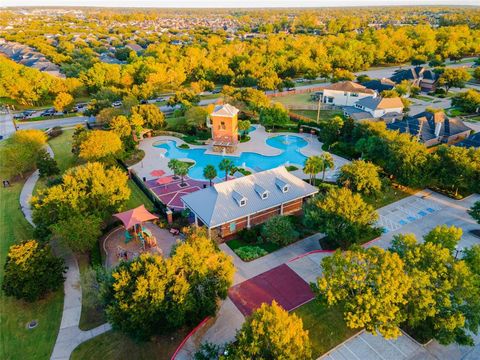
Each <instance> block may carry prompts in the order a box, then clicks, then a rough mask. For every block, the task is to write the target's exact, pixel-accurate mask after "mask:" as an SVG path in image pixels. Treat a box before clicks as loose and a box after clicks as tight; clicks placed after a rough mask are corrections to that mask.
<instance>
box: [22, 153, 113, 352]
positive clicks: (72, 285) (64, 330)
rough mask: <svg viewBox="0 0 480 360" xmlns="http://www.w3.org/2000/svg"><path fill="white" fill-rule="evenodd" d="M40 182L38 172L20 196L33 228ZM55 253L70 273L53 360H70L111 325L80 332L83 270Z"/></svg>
mask: <svg viewBox="0 0 480 360" xmlns="http://www.w3.org/2000/svg"><path fill="white" fill-rule="evenodd" d="M47 151H48V153H49V154H50V156H52V157H53V156H54V153H53V150H52V149H51V148H50V146H47ZM38 179H39V172H38V170H36V171H35V172H34V173H33V174H32V175H30V177H29V178H28V179H27V181H26V182H25V184H24V186H23V188H22V191H21V193H20V207H21V208H22V212H23V214H24V216H25V219H27V221H28V222H29V223H30V224H32V226H35V224H34V223H33V220H32V207H31V206H30V199H31V197H32V194H33V189H34V188H35V184H36V183H37V181H38ZM55 250H56V251H57V253H58V255H59V256H62V257H63V258H64V260H65V265H66V266H67V267H68V269H67V273H66V274H65V283H64V285H63V291H64V293H65V297H64V300H63V313H62V322H61V324H60V330H59V332H58V336H57V340H56V342H55V347H54V348H53V352H52V355H51V357H50V359H52V360H53V359H55V360H68V359H70V355H71V354H72V351H73V350H74V349H75V348H76V347H77V346H78V345H79V344H81V343H82V342H84V341H87V340H89V339H91V338H93V337H95V336H98V335H100V334H103V333H104V332H106V331H108V330H110V329H111V326H110V324H103V325H100V326H98V327H96V328H95V329H92V330H88V331H83V330H80V328H79V327H78V325H79V324H80V316H81V314H82V287H81V283H80V270H79V268H78V263H77V260H76V258H75V256H74V255H73V253H72V252H71V251H70V250H60V249H58V248H57V247H56V248H55Z"/></svg>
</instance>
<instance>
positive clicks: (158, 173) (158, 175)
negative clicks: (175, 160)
mask: <svg viewBox="0 0 480 360" xmlns="http://www.w3.org/2000/svg"><path fill="white" fill-rule="evenodd" d="M150 175H152V176H155V177H160V176H163V175H165V171H163V170H160V169H158V170H153V171H152V172H150Z"/></svg>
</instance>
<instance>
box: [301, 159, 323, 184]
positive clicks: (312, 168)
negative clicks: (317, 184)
mask: <svg viewBox="0 0 480 360" xmlns="http://www.w3.org/2000/svg"><path fill="white" fill-rule="evenodd" d="M322 166H323V162H322V159H321V158H320V157H319V156H310V157H309V158H308V159H306V160H305V165H304V167H303V172H304V173H305V174H308V175H310V184H312V182H313V180H315V179H316V177H317V174H318V173H319V172H320V171H322Z"/></svg>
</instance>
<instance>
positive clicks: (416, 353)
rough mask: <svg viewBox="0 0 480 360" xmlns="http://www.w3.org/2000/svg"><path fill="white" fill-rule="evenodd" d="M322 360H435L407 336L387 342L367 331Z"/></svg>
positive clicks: (327, 354) (338, 347) (324, 356)
mask: <svg viewBox="0 0 480 360" xmlns="http://www.w3.org/2000/svg"><path fill="white" fill-rule="evenodd" d="M320 359H321V360H364V359H365V360H367V359H368V360H414V359H415V360H417V359H418V360H420V359H422V360H433V359H435V358H434V357H433V356H432V355H431V354H430V353H428V351H426V350H425V349H424V348H423V346H421V345H420V344H418V343H417V342H416V341H414V340H413V339H412V338H410V337H409V336H407V335H403V336H400V337H399V338H397V339H396V340H386V339H385V338H384V337H382V336H380V335H377V336H374V335H372V334H370V333H367V332H365V331H362V332H360V333H359V334H357V335H355V336H354V337H352V338H351V339H349V340H347V341H345V342H344V343H343V344H340V345H339V346H337V347H336V348H334V349H333V350H330V351H329V352H328V353H326V354H325V355H323V356H322V357H321V358H320Z"/></svg>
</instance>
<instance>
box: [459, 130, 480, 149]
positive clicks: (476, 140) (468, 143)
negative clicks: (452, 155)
mask: <svg viewBox="0 0 480 360" xmlns="http://www.w3.org/2000/svg"><path fill="white" fill-rule="evenodd" d="M455 145H456V146H462V147H466V148H476V149H480V133H476V134H472V135H470V136H469V137H467V138H466V139H464V140H462V141H460V142H458V143H456V144H455Z"/></svg>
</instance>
